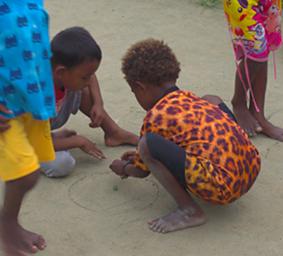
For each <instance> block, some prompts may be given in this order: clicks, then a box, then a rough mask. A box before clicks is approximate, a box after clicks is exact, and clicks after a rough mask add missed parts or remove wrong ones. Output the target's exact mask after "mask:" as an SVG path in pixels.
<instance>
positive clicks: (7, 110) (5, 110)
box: [0, 104, 13, 114]
mask: <svg viewBox="0 0 283 256" xmlns="http://www.w3.org/2000/svg"><path fill="white" fill-rule="evenodd" d="M0 112H2V113H4V114H13V112H12V111H11V110H9V109H7V108H6V107H5V106H4V105H1V104H0Z"/></svg>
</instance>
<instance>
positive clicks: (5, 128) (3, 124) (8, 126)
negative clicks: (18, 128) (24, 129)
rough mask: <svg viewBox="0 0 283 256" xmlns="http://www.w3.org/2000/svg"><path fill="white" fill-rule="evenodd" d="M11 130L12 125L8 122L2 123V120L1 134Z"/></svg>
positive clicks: (0, 125) (0, 122) (0, 124)
mask: <svg viewBox="0 0 283 256" xmlns="http://www.w3.org/2000/svg"><path fill="white" fill-rule="evenodd" d="M9 128H10V125H9V124H8V123H7V121H1V120H0V132H4V131H6V130H8V129H9Z"/></svg>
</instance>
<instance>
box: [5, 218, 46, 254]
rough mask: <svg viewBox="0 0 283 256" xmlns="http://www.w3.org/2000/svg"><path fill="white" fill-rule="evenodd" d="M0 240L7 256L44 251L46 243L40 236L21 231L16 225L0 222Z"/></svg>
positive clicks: (9, 222)
mask: <svg viewBox="0 0 283 256" xmlns="http://www.w3.org/2000/svg"><path fill="white" fill-rule="evenodd" d="M0 238H1V242H2V244H3V249H4V252H5V254H6V255H7V256H25V255H26V253H28V254H31V253H36V252H38V251H39V250H44V249H45V247H46V243H45V240H44V238H43V237H42V236H41V235H38V234H35V233H32V232H30V231H27V230H25V229H23V228H22V227H21V226H20V225H19V224H18V223H15V222H11V221H9V220H8V221H7V220H6V219H5V220H3V219H2V220H0Z"/></svg>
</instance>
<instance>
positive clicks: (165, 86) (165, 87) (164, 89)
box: [153, 82, 176, 106]
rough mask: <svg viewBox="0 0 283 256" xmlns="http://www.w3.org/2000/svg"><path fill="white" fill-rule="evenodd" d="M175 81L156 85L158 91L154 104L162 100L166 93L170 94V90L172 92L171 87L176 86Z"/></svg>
mask: <svg viewBox="0 0 283 256" xmlns="http://www.w3.org/2000/svg"><path fill="white" fill-rule="evenodd" d="M175 87H176V85H175V82H168V83H164V84H162V85H160V86H158V87H156V92H155V93H154V95H155V97H154V98H155V100H154V104H153V106H154V105H155V104H156V103H157V102H158V101H159V100H161V99H162V98H163V97H164V96H165V95H166V94H168V92H170V90H171V89H173V88H175Z"/></svg>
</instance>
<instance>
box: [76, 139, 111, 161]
mask: <svg viewBox="0 0 283 256" xmlns="http://www.w3.org/2000/svg"><path fill="white" fill-rule="evenodd" d="M76 136H77V139H78V140H79V144H80V146H79V147H80V149H81V150H82V151H84V152H85V153H87V154H89V155H91V156H93V157H94V158H97V159H100V160H101V159H105V158H106V157H105V156H104V154H103V153H102V151H101V150H100V149H99V148H97V147H96V145H95V143H93V142H92V141H90V140H89V139H87V138H85V137H83V136H80V135H76Z"/></svg>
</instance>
